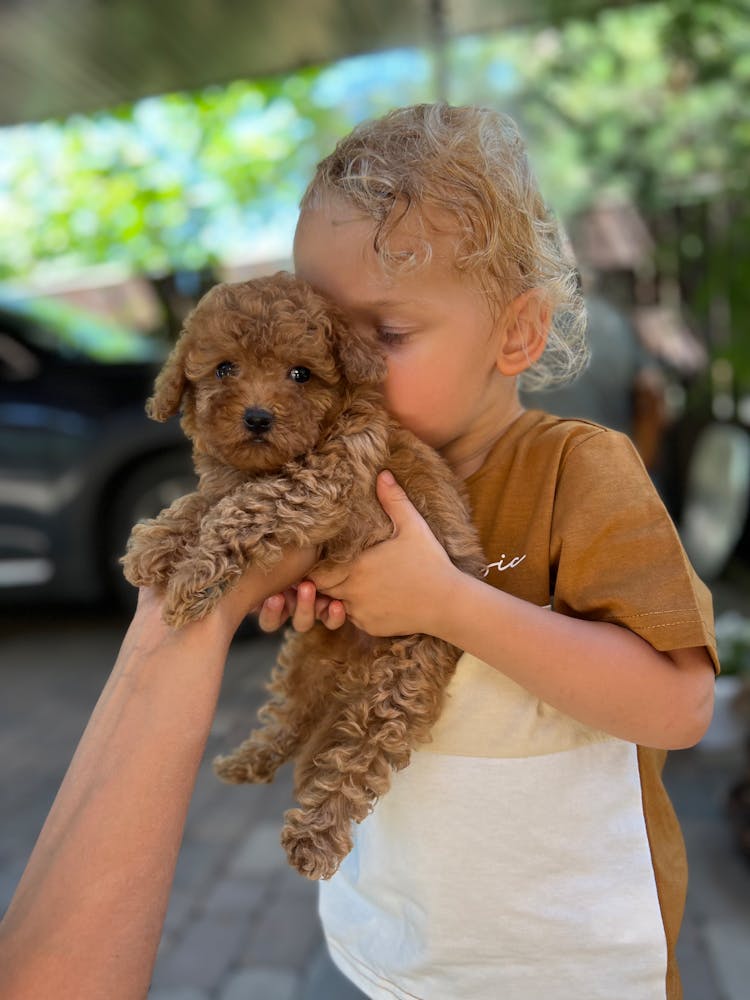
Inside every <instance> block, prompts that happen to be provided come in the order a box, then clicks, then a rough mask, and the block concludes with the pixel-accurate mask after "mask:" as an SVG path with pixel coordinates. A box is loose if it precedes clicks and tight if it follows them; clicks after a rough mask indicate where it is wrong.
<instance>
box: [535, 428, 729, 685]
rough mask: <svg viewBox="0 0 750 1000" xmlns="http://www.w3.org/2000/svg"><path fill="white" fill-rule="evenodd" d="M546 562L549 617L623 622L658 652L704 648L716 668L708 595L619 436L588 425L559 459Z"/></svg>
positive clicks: (624, 439) (658, 500)
mask: <svg viewBox="0 0 750 1000" xmlns="http://www.w3.org/2000/svg"><path fill="white" fill-rule="evenodd" d="M550 561H551V565H552V568H553V573H554V580H553V595H554V596H553V607H554V609H555V610H556V611H559V612H562V613H563V614H570V615H575V616H576V617H578V618H589V619H595V620H599V621H608V622H613V623H615V624H617V625H623V626H625V628H628V629H630V630H631V631H632V632H635V633H637V634H638V635H640V636H642V637H643V638H644V639H646V640H647V642H649V643H651V645H652V646H654V647H655V648H656V649H658V650H663V651H666V650H671V649H684V648H686V647H689V646H706V647H707V649H708V651H709V653H710V655H711V657H712V659H713V662H714V666H715V668H716V669H717V671H718V668H719V665H718V658H717V654H716V638H715V634H714V623H713V610H712V602H711V594H710V592H709V591H708V588H707V587H706V586H705V585H704V584H703V583H702V581H701V580H699V579H698V577H697V575H696V573H695V571H694V570H693V568H692V566H691V565H690V562H689V560H688V558H687V555H686V553H685V551H684V549H683V547H682V543H681V542H680V539H679V536H678V534H677V530H676V528H675V526H674V524H673V522H672V520H671V518H670V516H669V514H668V513H667V510H666V508H665V507H664V504H663V503H662V500H661V498H660V497H659V494H658V493H657V491H656V489H655V488H654V486H653V484H652V482H651V480H650V478H649V476H648V473H647V472H646V470H645V468H644V466H643V463H642V462H641V460H640V457H639V456H638V453H637V452H636V450H635V448H634V447H633V445H632V443H631V442H630V440H629V439H628V438H627V437H626V436H625V435H623V434H619V433H617V432H616V431H610V430H605V429H603V428H593V427H592V429H591V434H589V435H586V436H584V437H582V438H580V439H578V440H577V441H575V442H573V443H572V445H571V447H570V450H569V451H568V453H567V455H566V456H565V457H564V458H563V460H562V462H561V464H560V472H559V477H558V483H557V491H556V495H555V503H554V512H553V517H552V531H551V551H550Z"/></svg>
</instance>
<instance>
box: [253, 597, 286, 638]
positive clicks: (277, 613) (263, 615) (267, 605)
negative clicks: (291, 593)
mask: <svg viewBox="0 0 750 1000" xmlns="http://www.w3.org/2000/svg"><path fill="white" fill-rule="evenodd" d="M289 615H290V611H289V609H288V608H287V599H286V597H285V595H284V594H273V595H272V596H271V597H267V598H266V600H265V601H264V602H263V604H262V605H261V608H260V612H259V614H258V625H259V627H260V628H261V629H262V631H263V632H275V631H276V629H278V628H281V626H282V625H283V624H284V622H285V621H286V620H287V619H288V618H289Z"/></svg>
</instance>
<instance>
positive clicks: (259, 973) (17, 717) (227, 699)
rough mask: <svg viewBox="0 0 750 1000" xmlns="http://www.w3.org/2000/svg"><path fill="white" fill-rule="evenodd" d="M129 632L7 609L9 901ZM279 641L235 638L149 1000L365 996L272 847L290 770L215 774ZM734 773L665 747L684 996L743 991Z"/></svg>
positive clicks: (5, 853)
mask: <svg viewBox="0 0 750 1000" xmlns="http://www.w3.org/2000/svg"><path fill="white" fill-rule="evenodd" d="M122 631H123V623H122V621H121V620H118V619H116V618H112V617H108V616H104V615H100V616H95V615H91V614H89V615H80V614H79V615H75V616H73V617H69V616H64V615H61V614H60V613H54V612H51V613H47V614H45V615H43V616H41V617H39V616H37V617H35V618H33V619H24V617H23V616H22V615H13V616H10V615H6V616H5V617H4V618H0V759H2V761H3V776H2V779H1V780H0V815H1V816H2V823H1V824H0V910H2V909H4V907H5V905H7V901H8V900H9V899H10V897H11V895H12V892H13V889H14V887H15V885H16V883H17V881H18V878H19V877H20V874H21V872H22V870H23V866H24V864H25V862H26V859H27V857H28V854H29V852H30V850H31V847H32V844H33V841H34V839H35V837H36V835H37V833H38V831H39V829H40V827H41V824H42V822H43V820H44V817H45V815H46V813H47V810H48V809H49V806H50V804H51V801H52V798H53V796H54V794H55V791H56V789H57V787H58V785H59V782H60V780H61V778H62V775H63V773H64V770H65V768H66V766H67V762H68V761H69V759H70V756H71V754H72V752H73V750H74V748H75V745H76V742H77V740H78V738H79V736H80V733H81V731H82V729H83V726H84V725H85V722H86V719H87V718H88V715H89V713H90V711H91V709H92V707H93V705H94V703H95V701H96V698H97V696H98V693H99V691H100V690H101V687H102V685H103V683H104V680H105V678H106V676H107V673H108V670H109V668H110V666H111V664H112V662H113V660H114V656H115V653H116V649H117V646H118V644H119V640H120V637H121V635H122ZM275 647H276V640H275V639H273V638H268V637H261V638H250V639H243V640H238V641H236V643H235V645H234V646H233V649H232V652H231V655H230V662H229V665H228V669H227V675H226V680H225V684H224V688H223V691H222V696H221V700H220V704H219V710H218V713H217V716H216V721H215V724H214V727H213V731H212V734H211V738H210V743H209V747H208V752H207V754H206V760H205V762H204V765H203V767H202V769H201V773H200V776H199V778H198V783H197V788H196V792H195V797H194V800H193V803H192V807H191V811H190V815H189V818H188V823H187V829H186V833H185V840H184V844H183V849H182V853H181V856H180V860H179V863H178V868H177V875H176V879H175V885H174V891H173V894H172V901H171V905H170V909H169V914H168V916H167V921H166V927H165V931H164V936H163V940H162V944H161V948H160V952H159V959H158V963H157V966H156V971H155V975H154V981H153V987H152V990H151V993H150V997H151V998H152V1000H355V998H357V997H361V996H362V995H361V994H360V993H359V992H358V991H357V990H355V989H353V988H352V987H351V986H349V985H348V984H347V983H346V982H345V981H344V980H343V979H342V978H341V977H340V976H339V975H338V973H336V972H335V970H334V969H333V967H332V966H331V964H330V962H329V961H328V959H327V957H326V955H325V949H324V947H323V944H322V938H321V933H320V929H319V926H318V920H317V916H316V912H315V906H316V891H315V887H314V886H313V885H312V884H310V883H308V882H306V881H305V880H303V879H301V878H300V877H299V876H298V875H297V874H296V873H295V872H293V871H292V870H291V869H289V868H288V867H287V865H286V860H285V857H284V855H283V853H282V851H281V848H280V847H279V845H278V832H279V826H280V818H281V815H282V813H283V811H284V809H285V808H286V807H287V806H288V805H289V804H290V802H291V796H290V774H289V769H288V768H287V769H285V771H284V772H283V773H282V776H281V777H280V778H279V779H277V783H275V784H274V785H272V786H270V787H262V788H253V787H249V788H242V789H237V788H230V787H227V786H224V785H222V784H220V783H219V782H218V781H216V779H215V778H214V776H213V774H212V772H211V769H210V764H209V761H210V759H211V758H212V757H213V755H214V754H215V753H216V752H218V751H220V750H225V749H227V748H228V747H231V746H233V745H234V744H235V742H236V741H238V740H239V739H240V738H242V737H243V736H244V735H245V732H246V730H247V728H248V726H249V725H250V723H251V721H252V718H253V716H254V713H255V710H256V708H257V706H258V704H259V703H260V700H261V699H262V697H263V688H262V685H263V683H264V680H265V677H266V674H267V670H268V668H269V665H270V662H271V660H272V658H273V656H274V651H275ZM740 766H741V753H740V752H739V750H738V749H735V750H728V751H727V750H724V751H708V750H705V749H704V750H702V749H700V748H699V749H696V750H692V751H686V752H682V753H677V754H673V755H671V758H670V763H669V765H668V771H667V783H668V785H669V788H670V791H671V793H672V795H673V799H674V802H675V805H676V808H677V811H678V814H679V815H680V818H681V820H682V823H683V827H684V830H685V835H686V841H687V845H688V854H689V857H690V863H691V872H692V876H691V879H692V880H691V888H690V896H689V902H688V912H687V918H686V921H685V925H684V931H683V936H682V939H681V943H680V955H681V965H682V968H683V976H684V979H685V986H686V990H685V998H686V1000H747V998H748V997H750V985H748V984H750V948H748V941H750V865H748V864H747V862H745V861H744V860H743V859H742V858H740V857H739V855H738V854H737V852H736V850H735V847H734V844H733V841H732V837H731V834H730V831H729V828H728V826H727V824H726V821H725V818H724V800H725V796H726V791H727V788H728V786H729V785H730V784H731V782H732V781H733V780H734V778H735V777H736V776H737V774H738V773H739V769H740ZM40 1000H46V998H40ZM50 1000H52V994H50ZM457 1000H459V998H457ZM461 1000H463V998H461ZM529 1000H537V998H529ZM613 1000H619V998H613Z"/></svg>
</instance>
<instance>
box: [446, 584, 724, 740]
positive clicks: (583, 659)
mask: <svg viewBox="0 0 750 1000" xmlns="http://www.w3.org/2000/svg"><path fill="white" fill-rule="evenodd" d="M433 607H434V608H439V609H440V612H439V613H438V614H435V617H434V630H435V634H438V635H440V636H441V637H442V638H444V639H447V640H448V641H449V642H452V643H453V644H454V645H456V646H458V647H459V648H461V649H464V650H466V651H467V652H469V653H473V654H474V655H475V656H477V657H479V658H480V659H482V660H484V661H485V662H486V663H488V664H490V665H491V666H493V667H495V668H496V669H498V670H500V671H502V673H504V674H505V675H506V676H508V677H510V678H511V680H513V681H515V682H516V683H518V684H520V685H521V686H522V687H524V688H525V689H526V690H527V691H530V692H531V693H532V694H534V695H535V696H536V697H538V698H539V699H540V700H542V701H544V702H546V703H547V704H550V705H552V706H553V707H555V708H557V709H558V710H559V711H561V712H564V713H565V714H566V715H570V716H571V717H573V718H575V719H577V720H579V721H580V722H583V723H585V724H586V725H589V726H591V727H592V728H595V729H601V730H604V731H605V732H607V733H610V734H611V735H613V736H617V737H619V738H621V739H625V740H628V741H631V742H633V743H639V744H642V745H645V746H654V747H662V748H665V749H675V748H678V747H685V746H691V745H693V744H694V743H695V742H697V740H698V739H700V737H701V735H702V733H703V732H704V730H705V727H706V726H707V724H708V721H709V720H710V715H711V703H712V690H713V671H712V669H711V666H710V660H709V657H708V654H707V653H706V651H705V650H702V649H693V650H684V651H682V650H680V651H673V652H672V653H670V654H666V653H661V652H659V651H657V650H656V649H654V648H653V647H652V646H651V645H649V643H647V642H646V641H645V640H644V639H642V638H641V637H640V636H638V635H636V634H635V633H633V632H630V631H629V630H628V629H625V628H622V627H620V626H617V625H613V624H610V623H607V622H594V621H584V620H580V619H576V618H571V617H569V616H567V615H561V614H556V613H554V612H551V611H550V610H548V609H545V608H540V607H537V606H536V605H533V604H530V603H528V602H526V601H522V600H519V599H518V598H515V597H512V596H511V595H509V594H505V593H503V592H502V591H499V590H497V589H495V588H494V587H490V586H488V585H487V584H485V583H483V582H481V581H478V580H474V579H471V578H469V577H467V576H464V575H462V574H461V575H459V576H456V575H455V574H453V575H452V577H451V580H450V581H446V586H445V599H444V600H443V601H436V602H434V604H433ZM677 661H679V662H677Z"/></svg>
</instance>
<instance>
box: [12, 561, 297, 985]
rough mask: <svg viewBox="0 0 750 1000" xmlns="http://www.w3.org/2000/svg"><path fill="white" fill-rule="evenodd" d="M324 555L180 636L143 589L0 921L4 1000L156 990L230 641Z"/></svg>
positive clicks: (285, 568) (225, 601)
mask: <svg viewBox="0 0 750 1000" xmlns="http://www.w3.org/2000/svg"><path fill="white" fill-rule="evenodd" d="M314 559H315V553H314V552H313V551H312V550H310V551H303V552H298V553H295V554H294V555H292V556H289V557H287V558H286V559H285V560H284V561H283V562H282V563H281V564H279V565H278V566H276V567H274V569H273V570H272V571H271V572H269V573H268V574H267V575H264V574H262V573H261V572H260V571H258V570H250V571H248V572H247V573H246V574H245V576H244V577H243V579H242V580H241V581H240V583H239V584H238V585H237V587H236V588H234V589H233V590H232V591H230V592H229V593H228V594H227V595H226V596H225V597H224V598H222V601H221V603H220V604H219V605H218V607H217V608H216V609H215V611H214V612H213V613H212V614H211V615H209V616H208V617H207V618H205V619H204V620H202V621H200V622H193V623H191V624H189V625H187V626H185V627H184V628H182V629H180V630H177V631H173V630H171V629H169V628H167V627H166V626H165V625H164V624H163V622H162V620H161V609H162V601H161V599H160V598H159V597H157V596H156V595H155V594H154V593H153V592H150V591H142V592H141V595H140V598H139V603H138V609H137V611H136V614H135V617H134V619H133V622H132V624H131V626H130V628H129V630H128V633H127V635H126V637H125V640H124V642H123V645H122V648H121V650H120V654H119V656H118V659H117V662H116V664H115V667H114V669H113V671H112V674H111V676H110V678H109V681H108V682H107V685H106V687H105V688H104V691H103V693H102V695H101V697H100V699H99V702H98V704H97V706H96V708H95V710H94V712H93V714H92V716H91V719H90V721H89V723H88V725H87V728H86V731H85V732H84V735H83V737H82V738H81V742H80V744H79V746H78V749H77V751H76V754H75V756H74V758H73V761H72V763H71V765H70V767H69V769H68V773H67V775H66V777H65V779H64V781H63V784H62V786H61V788H60V791H59V793H58V796H57V798H56V800H55V803H54V805H53V806H52V809H51V811H50V814H49V816H48V818H47V821H46V823H45V825H44V828H43V830H42V832H41V834H40V836H39V840H38V841H37V844H36V847H35V848H34V851H33V853H32V856H31V859H30V861H29V863H28V866H27V868H26V871H25V873H24V875H23V878H22V879H21V882H20V884H19V886H18V889H17V892H16V894H15V897H14V899H13V901H12V903H11V905H10V907H9V909H8V912H7V913H6V915H5V918H4V919H3V921H2V923H1V924H0V996H2V997H3V998H4V1000H36V998H38V997H45V996H52V995H54V996H55V997H56V998H59V1000H98V998H100V997H107V998H111V1000H131V998H132V1000H137V998H142V997H144V996H145V995H146V993H147V991H148V984H149V980H150V977H151V971H152V967H153V963H154V959H155V956H156V950H157V946H158V944H159V938H160V935H161V928H162V923H163V920H164V915H165V912H166V908H167V901H168V897H169V892H170V888H171V884H172V878H173V874H174V866H175V862H176V860H177V855H178V852H179V848H180V842H181V839H182V832H183V827H184V823H185V817H186V814H187V809H188V804H189V802H190V797H191V794H192V790H193V785H194V782H195V777H196V773H197V770H198V766H199V764H200V761H201V758H202V756H203V752H204V749H205V745H206V740H207V738H208V734H209V731H210V727H211V722H212V719H213V716H214V711H215V707H216V700H217V697H218V692H219V687H220V684H221V678H222V674H223V669H224V662H225V658H226V654H227V650H228V648H229V644H230V641H231V638H232V636H233V634H234V632H235V630H236V628H237V626H238V625H239V623H240V622H241V620H242V618H243V617H244V615H245V614H246V612H247V610H248V608H250V607H252V606H254V605H256V604H258V603H260V601H262V600H263V598H265V597H266V596H267V595H268V594H269V593H273V592H276V591H278V590H280V589H283V588H284V587H286V586H288V585H289V584H290V583H291V582H292V581H294V580H298V579H299V578H300V576H301V575H303V574H304V573H305V572H307V571H308V570H309V569H310V567H311V565H312V563H313V562H314Z"/></svg>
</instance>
